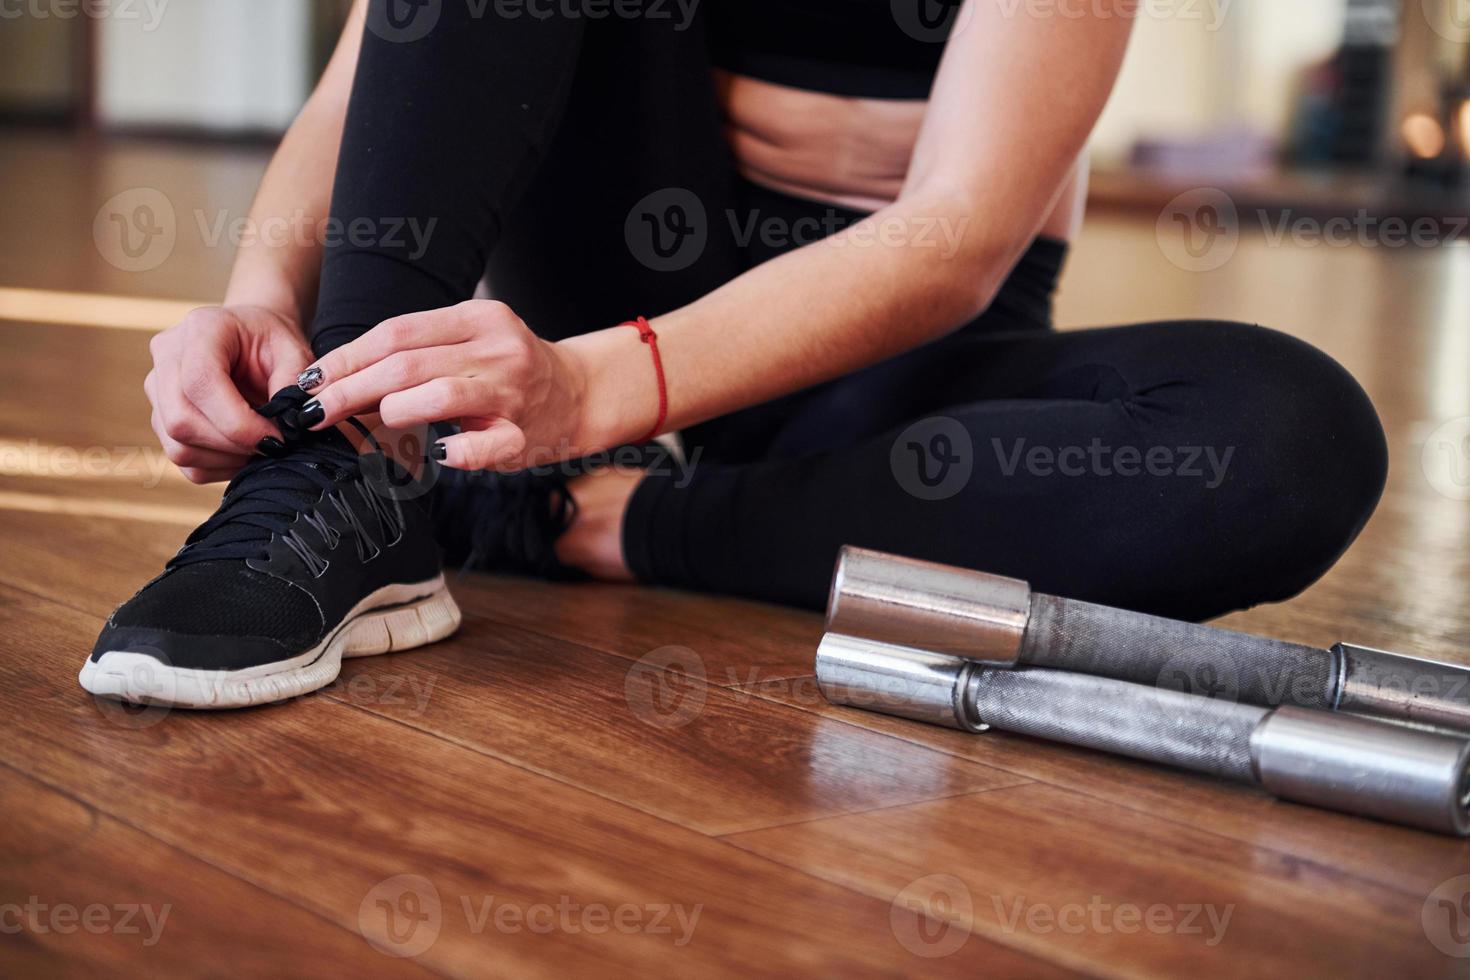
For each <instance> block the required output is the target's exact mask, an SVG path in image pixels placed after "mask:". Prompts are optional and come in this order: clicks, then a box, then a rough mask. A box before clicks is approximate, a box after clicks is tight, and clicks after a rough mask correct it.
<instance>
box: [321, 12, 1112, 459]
mask: <svg viewBox="0 0 1470 980" xmlns="http://www.w3.org/2000/svg"><path fill="white" fill-rule="evenodd" d="M1115 2H1116V8H1115V9H1114V10H1113V11H1112V13H1111V14H1109V13H1107V12H1106V11H1103V10H1101V9H1100V8H1099V7H1098V5H1095V4H1094V5H1078V6H1079V9H1078V10H1075V11H1074V10H1071V9H1066V8H1064V7H1055V6H1054V7H1050V8H1048V12H1047V13H1042V14H1037V13H1035V12H1028V11H1027V10H1026V9H1025V8H1026V6H1027V5H1026V4H1024V3H1012V2H1008V0H968V7H969V9H968V10H964V11H961V13H960V15H959V19H958V23H960V24H961V25H963V27H962V29H961V30H960V31H959V32H958V33H956V34H955V35H954V36H952V37H951V39H950V41H949V43H948V47H947V50H946V52H945V56H944V59H943V61H942V64H941V66H940V69H939V73H938V76H937V78H936V80H935V85H934V90H933V93H932V96H931V100H930V104H929V107H928V109H927V111H926V115H925V120H924V124H923V126H922V127H921V129H920V134H919V138H918V141H917V144H916V146H915V150H914V155H913V159H912V161H911V165H910V168H909V173H908V176H907V180H906V181H905V185H904V187H903V190H902V193H901V194H900V196H899V199H898V200H897V201H896V202H895V203H894V204H893V205H891V206H890V207H886V208H884V209H882V210H880V211H878V212H876V213H875V214H873V215H871V216H869V217H868V218H866V219H864V220H863V221H861V222H858V223H857V224H855V225H853V226H852V227H850V228H848V229H845V230H844V231H842V232H840V233H838V234H836V235H833V236H832V237H830V238H827V239H824V240H822V241H819V242H815V243H812V244H810V245H807V246H805V247H803V248H800V249H797V250H795V251H793V252H790V253H788V254H786V255H783V256H781V257H779V258H777V259H774V260H772V261H770V262H767V263H765V264H763V265H761V266H758V267H757V268H755V269H752V270H750V271H749V272H746V273H745V274H743V275H741V276H739V277H737V278H735V279H733V280H732V281H730V282H729V283H727V284H725V285H724V286H722V287H720V288H719V289H717V290H715V291H714V292H712V293H710V294H709V295H707V296H705V297H703V298H701V299H699V300H698V301H696V302H694V303H692V304H690V305H688V306H686V307H684V308H682V309H679V310H676V311H674V312H671V313H668V314H666V315H663V316H660V317H658V318H657V319H655V320H654V321H653V327H654V329H655V331H656V332H657V333H658V335H659V347H660V350H661V353H662V356H663V362H664V368H665V373H666V376H667V379H668V396H669V414H668V418H667V420H666V422H665V426H664V427H665V428H669V429H673V428H680V427H683V426H687V425H691V424H694V423H696V422H700V421H703V420H705V419H708V418H712V417H715V416H718V415H722V414H724V413H727V412H730V411H734V410H736V409H739V408H743V407H745V406H748V405H754V404H757V403H759V402H762V401H766V400H768V399H771V398H774V397H776V396H779V395H782V394H785V393H787V392H791V391H796V390H798V389H801V388H804V387H807V386H809V385H813V384H816V383H818V382H821V381H824V380H827V379H829V378H834V377H838V376H840V375H843V374H846V373H848V372H851V371H853V370H856V369H858V368H861V367H865V366H867V365H869V364H874V363H877V362H878V361H881V360H884V359H885V358H888V357H891V356H893V355H895V354H898V353H900V352H902V351H905V350H908V349H910V348H913V347H917V346H919V345H921V344H923V343H925V342H926V341H929V340H931V339H933V338H935V337H938V336H940V335H942V334H944V333H947V332H948V331H951V330H953V329H955V328H957V327H958V326H959V325H961V324H962V323H964V322H965V321H967V320H969V319H971V318H973V317H974V316H976V315H977V314H979V313H980V312H981V311H983V310H984V309H985V308H986V306H988V305H989V303H990V300H991V297H992V296H993V295H994V294H995V291H996V290H997V289H998V288H999V286H1000V284H1001V283H1002V281H1003V280H1004V277H1005V276H1006V275H1007V273H1008V272H1009V270H1010V268H1011V267H1012V265H1013V264H1014V262H1015V260H1016V258H1017V257H1018V256H1019V255H1020V253H1021V251H1022V250H1023V249H1024V248H1025V247H1026V246H1027V245H1028V244H1029V243H1030V241H1031V240H1032V238H1033V237H1034V236H1035V234H1036V232H1037V230H1038V228H1039V227H1040V226H1041V223H1042V222H1043V221H1044V219H1045V217H1046V215H1047V213H1048V211H1049V210H1050V207H1051V204H1052V203H1053V201H1054V200H1055V199H1056V196H1057V194H1058V192H1059V191H1060V190H1061V188H1062V185H1063V184H1064V182H1065V180H1066V178H1067V176H1068V174H1069V172H1070V171H1071V169H1072V167H1073V165H1074V164H1075V162H1076V160H1077V158H1078V156H1079V154H1080V153H1081V151H1082V147H1083V145H1084V143H1085V141H1086V139H1087V136H1088V133H1089V132H1090V131H1091V129H1092V126H1093V124H1094V122H1095V121H1096V119H1097V116H1098V114H1099V113H1100V112H1101V110H1102V107H1103V104H1104V103H1105V102H1106V100H1107V96H1108V92H1109V91H1110V89H1111V88H1112V85H1113V81H1114V78H1115V76H1116V74H1117V71H1118V67H1119V64H1120V63H1121V61H1122V57H1123V52H1124V50H1125V48H1126V46H1127V39H1128V34H1129V30H1130V27H1131V24H1132V16H1133V8H1132V6H1131V5H1132V3H1133V0H1115ZM1064 9H1065V13H1064V12H1063V10H1064ZM629 312H630V313H636V312H637V311H629ZM317 366H318V367H320V368H321V371H322V376H323V378H324V379H325V382H326V383H325V386H324V387H322V388H321V390H320V391H319V392H318V393H317V400H318V403H319V409H318V407H316V406H313V407H312V408H311V412H310V416H311V417H312V418H315V419H316V420H317V421H316V422H315V425H316V426H317V427H323V426H327V425H332V424H335V423H336V422H338V421H341V419H343V418H344V417H345V416H347V415H348V414H351V413H358V412H366V411H371V410H373V409H374V408H376V409H378V410H379V412H380V413H381V416H382V419H383V421H384V423H385V424H387V425H389V426H394V427H408V426H414V425H420V424H423V423H425V422H434V421H439V420H443V419H459V420H460V421H461V425H462V428H463V429H464V431H463V432H462V433H460V434H458V435H455V436H451V437H449V438H447V439H445V440H444V441H443V449H442V452H443V453H444V454H445V456H444V460H445V462H447V463H448V464H449V465H451V466H458V467H466V468H482V467H483V468H500V469H515V468H519V467H521V466H524V465H528V464H531V463H536V462H542V463H544V462H548V461H550V459H551V458H564V457H570V456H576V455H580V454H584V453H588V452H593V451H597V450H601V449H605V448H607V447H610V446H615V445H619V444H622V443H625V442H629V441H632V440H635V439H638V438H641V437H643V436H644V435H646V434H647V432H648V430H649V428H650V426H651V425H652V424H653V423H654V420H655V419H656V418H657V415H658V393H657V388H656V386H655V385H654V383H653V369H652V367H651V364H650V357H649V349H648V347H647V346H646V345H644V344H643V343H641V342H640V340H639V336H638V333H637V332H636V331H634V330H632V329H630V328H628V327H609V328H606V329H603V330H600V331H596V332H594V333H590V334H586V335H583V336H579V337H575V338H571V339H568V340H564V341H562V342H560V343H557V344H550V343H546V342H544V341H540V340H538V339H537V338H536V337H535V336H534V335H533V334H532V333H531V331H530V330H529V329H528V328H527V327H526V325H525V324H524V323H523V322H522V321H521V320H520V319H519V318H518V317H516V316H515V314H514V313H513V312H512V311H511V310H509V309H508V308H507V307H505V306H504V304H500V303H493V302H488V301H470V302H466V303H460V304H458V305H456V306H450V307H445V308H442V309H435V310H427V311H425V312H420V313H410V314H407V315H404V316H398V317H394V318H392V319H389V320H385V321H383V322H382V323H380V324H379V325H377V326H376V327H374V328H373V329H372V330H369V331H368V332H367V333H366V334H364V335H362V336H361V337H359V338H357V339H356V340H353V341H352V342H350V343H348V344H345V345H343V346H341V347H339V348H337V349H336V350H333V351H332V352H330V353H328V354H326V355H325V356H323V357H322V358H321V360H320V361H319V362H318V363H317Z"/></svg>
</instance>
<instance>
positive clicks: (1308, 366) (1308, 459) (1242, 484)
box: [1207, 324, 1388, 601]
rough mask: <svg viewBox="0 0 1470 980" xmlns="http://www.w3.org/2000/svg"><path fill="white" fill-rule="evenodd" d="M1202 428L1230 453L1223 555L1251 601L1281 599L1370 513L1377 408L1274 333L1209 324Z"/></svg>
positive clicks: (1380, 456)
mask: <svg viewBox="0 0 1470 980" xmlns="http://www.w3.org/2000/svg"><path fill="white" fill-rule="evenodd" d="M1207 329H1208V330H1209V331H1210V333H1211V335H1212V346H1215V345H1217V349H1216V350H1215V351H1214V352H1213V353H1214V355H1215V357H1216V358H1217V360H1216V366H1215V370H1216V372H1217V376H1216V377H1215V379H1214V381H1213V383H1212V385H1211V387H1212V388H1213V389H1214V395H1215V397H1213V398H1212V399H1211V401H1213V402H1214V403H1215V405H1214V414H1215V415H1216V416H1217V418H1216V419H1215V420H1214V421H1213V424H1212V429H1213V431H1214V432H1215V433H1217V435H1216V436H1215V438H1220V439H1221V440H1222V441H1226V442H1230V443H1232V445H1230V446H1228V447H1227V446H1222V447H1218V449H1217V452H1218V453H1220V454H1221V455H1223V454H1224V453H1225V452H1230V453H1231V457H1232V459H1234V460H1235V468H1236V473H1235V474H1233V480H1232V479H1230V476H1229V475H1227V479H1226V480H1225V481H1223V482H1222V484H1221V485H1222V487H1223V488H1225V489H1226V491H1227V497H1228V498H1229V499H1230V500H1231V501H1232V506H1233V507H1234V508H1235V509H1236V510H1237V513H1236V514H1235V520H1234V522H1233V523H1234V524H1235V527H1236V529H1237V535H1238V538H1239V539H1240V540H1239V541H1238V543H1237V544H1236V545H1235V547H1233V548H1232V549H1231V551H1233V552H1235V553H1237V554H1238V556H1239V558H1240V560H1241V562H1242V563H1245V562H1249V563H1250V565H1251V566H1253V567H1248V568H1247V567H1241V568H1234V569H1229V570H1227V572H1234V573H1236V574H1245V575H1248V576H1249V579H1248V580H1249V581H1253V582H1255V583H1256V584H1257V586H1258V589H1259V592H1260V595H1259V597H1258V598H1257V599H1256V601H1265V600H1272V599H1282V598H1286V597H1288V596H1291V595H1294V594H1296V593H1297V592H1300V591H1301V590H1302V589H1304V588H1306V587H1307V586H1308V585H1310V584H1311V583H1312V582H1314V581H1315V580H1316V579H1317V578H1319V577H1320V576H1321V575H1322V574H1323V573H1324V572H1326V571H1327V569H1329V568H1330V567H1331V566H1332V565H1333V564H1334V563H1335V562H1336V561H1337V559H1338V558H1339V557H1341V555H1342V553H1343V552H1344V551H1346V550H1347V548H1348V546H1349V545H1350V544H1352V542H1353V541H1354V540H1355V539H1356V538H1357V536H1358V533H1359V532H1360V531H1361V530H1362V529H1363V526H1364V525H1365V524H1366V523H1367V521H1368V518H1369V517H1370V516H1372V513H1373V511H1374V509H1375V508H1376V507H1377V504H1378V500H1379V497H1380V496H1381V494H1382V492H1383V486H1384V482H1385V480H1386V478H1387V473H1388V449H1387V443H1386V440H1385V438H1384V434H1383V427H1382V425H1381V424H1380V423H1379V420H1378V415H1377V412H1376V411H1375V410H1374V408H1373V404H1372V402H1371V401H1370V400H1369V398H1368V396H1367V394H1366V393H1365V392H1364V391H1363V389H1362V387H1361V386H1360V385H1359V384H1358V383H1357V381H1356V380H1354V379H1353V377H1352V375H1350V374H1349V373H1348V372H1347V370H1346V369H1344V368H1343V367H1342V366H1341V365H1340V364H1338V363H1337V362H1336V361H1335V360H1333V359H1332V358H1331V357H1329V356H1328V355H1327V354H1325V353H1323V352H1322V351H1320V350H1318V349H1317V348H1315V347H1313V346H1311V345H1310V344H1307V343H1305V342H1304V341H1301V340H1299V339H1297V338H1294V337H1290V336H1287V335H1286V334H1282V333H1279V332H1277V331H1274V330H1266V329H1263V328H1261V327H1251V326H1245V325H1236V324H1212V325H1210V326H1209V327H1208V328H1207Z"/></svg>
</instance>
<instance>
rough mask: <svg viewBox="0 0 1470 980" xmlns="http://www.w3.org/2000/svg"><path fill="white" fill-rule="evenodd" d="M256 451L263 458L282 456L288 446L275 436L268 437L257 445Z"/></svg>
mask: <svg viewBox="0 0 1470 980" xmlns="http://www.w3.org/2000/svg"><path fill="white" fill-rule="evenodd" d="M255 450H256V452H258V453H260V454H261V455H262V456H282V455H284V454H285V452H286V444H285V443H284V442H282V441H281V440H279V439H277V438H276V437H275V436H266V437H265V438H264V439H262V440H260V441H259V442H257V443H256V444H255Z"/></svg>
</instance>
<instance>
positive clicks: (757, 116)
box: [715, 71, 1087, 239]
mask: <svg viewBox="0 0 1470 980" xmlns="http://www.w3.org/2000/svg"><path fill="white" fill-rule="evenodd" d="M715 85H716V89H717V91H718V92H719V97H720V104H721V106H722V107H723V109H724V114H725V134H726V139H728V140H729V143H730V147H731V149H732V150H733V152H734V154H735V160H736V163H737V165H738V166H739V168H740V172H741V173H742V174H743V175H744V176H745V177H746V179H748V180H750V181H752V182H754V183H757V184H760V185H762V186H764V187H769V188H771V189H773V190H777V191H781V192H783V193H786V194H792V195H795V196H797V197H804V198H809V199H812V200H817V201H825V202H827V203H830V204H835V205H838V206H839V207H846V208H853V209H856V210H861V211H875V210H877V209H878V208H881V207H884V206H886V205H889V204H892V203H893V202H894V201H895V200H897V198H898V195H899V191H900V190H901V189H902V187H903V181H904V175H905V173H907V171H908V165H909V157H910V156H911V155H912V154H913V151H914V143H915V141H916V140H917V139H918V136H919V126H920V124H921V123H922V122H923V119H924V107H925V105H926V103H925V102H924V101H923V100H920V99H912V100H911V99H862V98H850V97H847V96H839V95H829V94H827V93H824V92H811V91H807V90H805V89H798V88H791V87H789V86H785V85H775V84H772V83H770V82H764V81H760V80H759V79H754V78H749V77H746V76H744V75H734V74H731V73H729V72H724V71H717V72H716V73H715ZM1086 185H1087V168H1086V160H1085V158H1083V159H1079V160H1078V164H1077V166H1076V167H1074V168H1073V171H1072V176H1071V177H1070V178H1069V180H1068V184H1067V187H1066V188H1065V189H1063V191H1062V193H1061V195H1060V196H1059V197H1058V198H1057V201H1056V203H1055V204H1054V205H1053V206H1052V209H1051V213H1050V214H1049V215H1048V216H1047V218H1046V221H1045V222H1044V224H1043V225H1042V228H1041V234H1043V235H1049V236H1051V237H1054V238H1062V239H1069V238H1071V237H1072V234H1073V232H1074V231H1075V230H1076V227H1077V224H1078V223H1079V222H1080V220H1081V205H1082V199H1083V195H1084V194H1085V193H1086Z"/></svg>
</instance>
